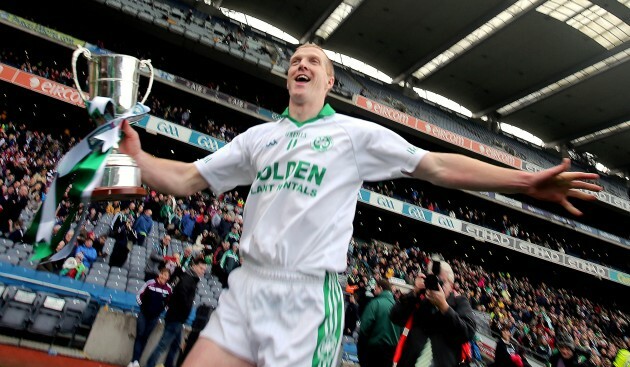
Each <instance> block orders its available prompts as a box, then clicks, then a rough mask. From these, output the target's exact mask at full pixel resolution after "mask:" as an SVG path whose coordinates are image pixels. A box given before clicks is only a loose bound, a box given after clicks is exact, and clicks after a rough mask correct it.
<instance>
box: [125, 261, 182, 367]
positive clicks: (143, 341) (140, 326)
mask: <svg viewBox="0 0 630 367" xmlns="http://www.w3.org/2000/svg"><path fill="white" fill-rule="evenodd" d="M170 276H171V273H170V272H169V271H168V269H166V268H162V270H160V273H159V275H158V276H157V278H155V279H150V280H148V281H147V282H146V283H144V285H142V288H140V289H139V290H138V294H137V295H136V301H137V302H138V305H140V312H139V313H138V319H137V320H136V340H135V342H134V343H133V356H132V357H131V362H129V365H127V367H139V366H140V363H139V361H140V358H141V357H142V352H143V351H144V347H145V346H146V345H147V340H149V336H151V333H152V332H153V329H155V326H156V325H157V323H158V321H159V319H160V315H161V314H162V312H163V311H164V308H165V307H166V305H167V304H168V302H169V300H170V298H171V294H172V293H173V289H172V288H171V285H170V284H168V283H167V281H168V279H169V277H170Z"/></svg>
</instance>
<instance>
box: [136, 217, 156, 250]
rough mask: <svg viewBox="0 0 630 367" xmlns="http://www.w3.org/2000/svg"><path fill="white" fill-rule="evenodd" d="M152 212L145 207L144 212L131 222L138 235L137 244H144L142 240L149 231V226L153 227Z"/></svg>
mask: <svg viewBox="0 0 630 367" xmlns="http://www.w3.org/2000/svg"><path fill="white" fill-rule="evenodd" d="M152 214H153V212H152V211H151V209H145V210H144V213H143V214H142V215H141V216H140V217H138V219H137V220H136V222H135V223H134V224H133V230H134V231H136V235H137V236H138V246H144V240H145V239H146V238H147V236H148V235H149V233H151V228H152V227H153V219H152V218H151V215H152Z"/></svg>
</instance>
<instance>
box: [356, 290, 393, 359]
mask: <svg viewBox="0 0 630 367" xmlns="http://www.w3.org/2000/svg"><path fill="white" fill-rule="evenodd" d="M374 295H375V297H374V299H373V300H372V301H370V303H368V305H367V307H366V308H365V312H363V315H361V328H360V329H359V343H358V352H359V363H360V365H361V367H389V366H391V365H392V360H393V358H394V349H395V348H396V345H397V344H398V337H399V335H400V333H401V331H402V328H401V327H399V326H397V325H394V324H393V323H392V322H391V320H390V319H389V313H390V312H391V310H392V307H393V306H394V303H395V302H396V301H394V295H393V293H392V288H391V285H390V284H389V282H388V281H387V280H385V279H379V280H378V281H377V282H376V286H375V287H374Z"/></svg>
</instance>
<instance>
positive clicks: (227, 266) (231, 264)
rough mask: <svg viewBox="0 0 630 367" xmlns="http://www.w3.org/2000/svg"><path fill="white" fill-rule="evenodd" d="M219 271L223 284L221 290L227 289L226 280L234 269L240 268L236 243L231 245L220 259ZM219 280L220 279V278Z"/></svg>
mask: <svg viewBox="0 0 630 367" xmlns="http://www.w3.org/2000/svg"><path fill="white" fill-rule="evenodd" d="M220 265H221V270H222V271H223V274H225V275H224V277H225V278H224V279H225V283H224V284H223V288H227V285H228V283H227V278H228V276H229V275H230V273H232V271H234V269H236V268H238V267H239V266H241V260H240V258H239V254H238V242H234V243H232V245H231V246H230V249H229V250H227V251H225V253H224V254H223V256H222V257H221V264H220ZM220 279H221V278H220Z"/></svg>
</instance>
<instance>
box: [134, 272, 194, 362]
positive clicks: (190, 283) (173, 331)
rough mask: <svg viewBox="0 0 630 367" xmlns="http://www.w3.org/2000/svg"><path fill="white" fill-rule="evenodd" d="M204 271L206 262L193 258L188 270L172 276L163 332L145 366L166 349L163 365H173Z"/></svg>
mask: <svg viewBox="0 0 630 367" xmlns="http://www.w3.org/2000/svg"><path fill="white" fill-rule="evenodd" d="M205 271H206V263H204V262H203V261H202V260H200V259H195V260H194V261H193V265H192V266H191V267H190V268H189V269H188V270H186V271H182V272H180V273H179V275H178V276H176V277H175V276H174V278H175V279H174V282H173V284H174V287H173V296H172V297H171V299H170V301H169V303H168V311H167V312H166V316H165V317H164V322H165V323H164V333H163V334H162V337H161V338H160V341H159V342H158V345H157V347H156V348H155V349H154V350H153V352H152V353H151V355H150V356H149V359H148V360H147V364H146V367H155V364H156V363H157V360H158V358H160V356H161V355H162V353H163V352H165V351H166V350H168V354H167V356H166V361H165V362H164V366H166V367H173V366H175V361H176V358H177V353H178V352H179V345H180V339H181V333H182V326H183V325H184V322H185V321H186V320H187V319H188V315H189V314H190V311H191V309H192V306H193V301H194V300H195V294H196V293H197V283H199V279H200V278H203V275H204V273H205Z"/></svg>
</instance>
